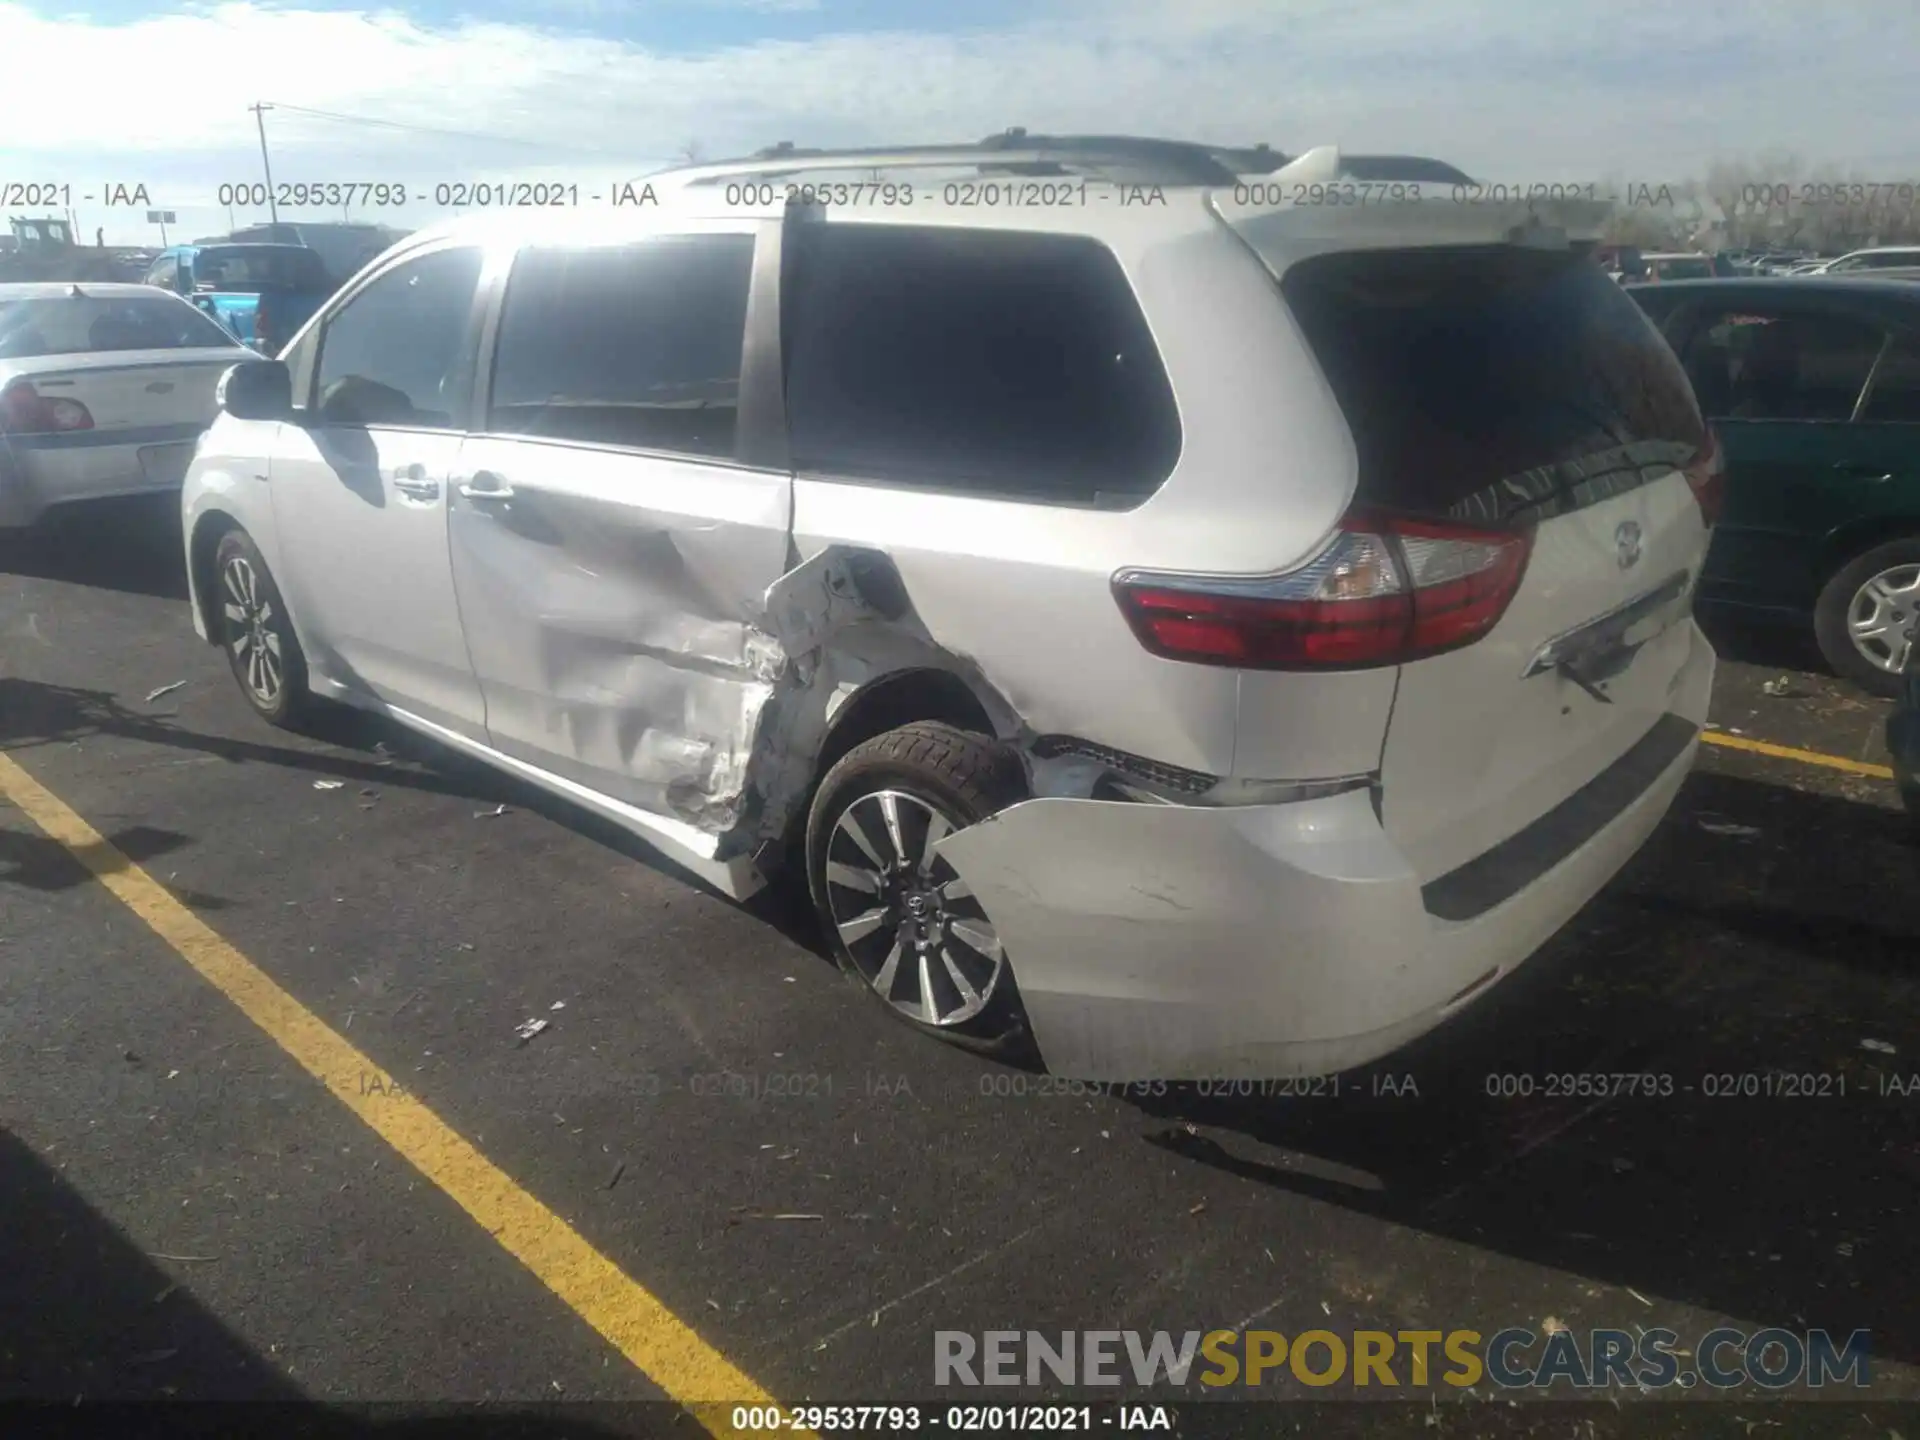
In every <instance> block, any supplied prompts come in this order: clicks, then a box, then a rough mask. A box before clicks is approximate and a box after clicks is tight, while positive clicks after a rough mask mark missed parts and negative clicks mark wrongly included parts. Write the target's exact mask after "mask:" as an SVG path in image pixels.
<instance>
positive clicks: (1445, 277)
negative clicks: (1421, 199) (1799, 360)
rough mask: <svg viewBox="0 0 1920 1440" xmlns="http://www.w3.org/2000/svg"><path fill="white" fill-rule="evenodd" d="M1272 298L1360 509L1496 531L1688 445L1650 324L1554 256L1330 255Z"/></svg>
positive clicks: (1494, 250)
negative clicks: (1440, 517) (1321, 397)
mask: <svg viewBox="0 0 1920 1440" xmlns="http://www.w3.org/2000/svg"><path fill="white" fill-rule="evenodd" d="M1281 289H1282V291H1283V292H1284V293H1285V295H1286V297H1287V301H1288V304H1289V305H1290V307H1291V308H1292V310H1293V312H1294V314H1295V316H1296V317H1297V318H1298V319H1299V321H1300V325H1301V328H1302V329H1303V330H1304V331H1305V332H1306V335H1307V339H1308V341H1309V343H1310V344H1311V345H1312V347H1313V349H1314V352H1315V354H1316V355H1317V356H1318V357H1319V360H1320V364H1321V366H1322V368H1323V369H1324V370H1325V371H1326V374H1327V378H1328V381H1329V383H1331V384H1332V386H1333V389H1334V393H1335V395H1336V396H1337V397H1338V399H1339V401H1340V406H1341V409H1342V410H1343V411H1344V412H1345V414H1346V417H1347V423H1348V425H1349V426H1350V427H1351V428H1352V430H1353V435H1354V442H1355V445H1356V447H1357V448H1358V450H1359V454H1360V498H1361V499H1363V500H1365V501H1368V502H1370V503H1374V504H1380V505H1386V506H1390V507H1393V508H1396V509H1403V510H1408V511H1413V512H1417V513H1427V514H1446V515H1453V516H1455V517H1458V518H1464V519H1480V520H1501V519H1505V518H1508V517H1510V516H1513V515H1515V514H1518V513H1521V512H1532V513H1534V514H1536V515H1544V514H1551V513H1557V512H1559V511H1562V510H1566V509H1570V508H1577V507H1579V506H1581V505H1586V504H1594V503H1597V502H1599V501H1600V500H1603V499H1605V498H1607V497H1608V496H1610V495H1614V494H1619V493H1620V492H1621V491H1623V490H1626V489H1631V488H1633V487H1634V486H1637V485H1640V484H1644V483H1646V482H1647V481H1649V480H1652V479H1656V478H1658V477H1660V476H1662V475H1664V474H1666V473H1667V472H1668V471H1669V470H1670V469H1672V468H1673V467H1675V466H1677V465H1682V464H1685V463H1686V462H1687V461H1688V460H1689V459H1691V458H1692V456H1693V455H1694V453H1695V451H1696V450H1697V449H1698V448H1699V447H1700V445H1701V444H1702V443H1703V441H1704V439H1705V434H1706V431H1705V426H1704V424H1703V423H1702V421H1701V418H1700V411H1699V408H1698V407H1697V406H1696V405H1695V403H1694V397H1693V391H1692V387H1691V386H1690V385H1689V384H1688V383H1687V377H1686V372H1685V371H1684V370H1683V369H1682V368H1681V366H1680V362H1679V360H1678V359H1676V358H1675V356H1674V353H1673V351H1672V350H1671V349H1670V348H1669V347H1668V345H1667V343H1666V341H1665V340H1663V339H1662V338H1661V336H1660V332H1659V330H1658V329H1657V328H1656V327H1655V326H1654V324H1653V322H1652V321H1651V320H1649V319H1648V318H1647V317H1646V316H1645V315H1644V314H1642V313H1641V310H1640V307H1639V306H1638V305H1636V304H1635V303H1634V301H1633V299H1632V298H1631V297H1630V296H1628V295H1627V294H1625V293H1624V292H1623V291H1622V290H1621V288H1620V287H1619V286H1618V285H1617V284H1615V283H1614V282H1613V281H1612V280H1610V279H1608V278H1607V276H1606V275H1605V274H1604V273H1602V272H1601V270H1600V269H1599V267H1597V266H1595V265H1594V264H1592V263H1591V262H1590V261H1589V260H1587V259H1585V258H1582V257H1581V256H1579V255H1578V254H1575V253H1571V252H1564V251H1562V252H1551V253H1549V252H1541V251H1532V250H1520V249H1516V248H1513V247H1508V246H1490V247H1477V246H1462V247H1456V248H1452V249H1436V250H1417V251H1363V252H1343V253H1341V254H1338V255H1329V256H1323V257H1320V258H1317V259H1313V260H1307V261H1303V262H1301V263H1300V264H1298V265H1295V266H1293V267H1292V268H1291V269H1289V270H1288V271H1287V272H1286V275H1285V278H1284V279H1283V280H1282V281H1281Z"/></svg>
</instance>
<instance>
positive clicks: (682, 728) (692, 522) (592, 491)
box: [452, 440, 788, 833]
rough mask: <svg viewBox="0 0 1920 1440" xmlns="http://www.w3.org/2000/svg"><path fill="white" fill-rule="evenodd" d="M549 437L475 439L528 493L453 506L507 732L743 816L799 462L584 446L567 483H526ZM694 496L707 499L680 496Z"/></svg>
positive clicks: (557, 766) (500, 724) (692, 810)
mask: <svg viewBox="0 0 1920 1440" xmlns="http://www.w3.org/2000/svg"><path fill="white" fill-rule="evenodd" d="M536 448H537V447H533V446H529V445H524V444H521V443H519V442H512V441H497V440H482V441H478V442H474V443H473V444H471V445H470V446H469V452H470V453H468V454H466V455H464V456H463V460H462V468H463V470H466V471H468V472H469V473H471V472H472V471H473V470H476V469H483V470H494V471H497V472H498V473H500V474H502V475H506V476H508V477H512V478H514V479H515V481H516V483H515V486H514V497H513V499H512V500H511V501H509V502H505V503H499V504H488V505H486V506H484V507H482V506H478V505H476V506H471V507H456V508H455V510H454V512H453V517H452V522H453V524H452V535H453V553H454V568H455V578H456V582H457V584H458V588H459V595H460V606H461V613H462V618H463V620H464V622H465V627H466V632H467V635H468V645H469V650H470V652H471V654H472V658H473V662H474V668H475V671H476V673H477V674H478V675H479V678H480V683H481V687H482V689H483V691H484V693H485V697H486V707H487V728H488V732H489V734H490V736H491V737H492V743H493V744H494V745H495V746H496V747H497V748H498V749H500V750H501V751H502V752H503V753H506V754H509V755H513V756H515V757H516V758H520V759H523V760H527V761H529V762H531V763H534V764H538V765H540V766H542V767H543V768H545V769H548V770H550V771H552V772H553V773H555V774H558V775H560V776H563V777H564V778H566V779H569V780H573V781H575V782H577V783H580V784H584V785H587V786H590V787H591V788H593V789H595V790H597V791H600V792H601V793H603V794H606V795H609V796H612V797H613V798H615V799H617V800H620V801H623V802H625V803H627V804H630V805H634V806H636V807H639V808H641V809H643V810H652V811H657V812H660V813H663V814H667V815H671V816H674V817H676V818H678V819H680V820H682V821H685V822H687V823H689V824H692V825H695V826H697V827H698V828H700V829H702V830H705V831H710V832H715V833H718V832H723V831H726V830H728V829H730V828H731V827H732V826H734V825H735V824H736V823H738V821H739V819H740V816H741V805H742V802H743V799H744V797H745V793H746V785H747V772H748V763H749V760H750V758H751V756H752V753H753V747H754V744H755V741H756V737H757V736H758V734H759V730H760V720H761V715H762V712H763V711H764V710H765V708H766V706H767V704H768V702H769V699H770V697H771V695H772V692H773V689H774V685H775V683H776V680H777V679H778V677H779V676H780V675H781V674H782V673H783V671H784V662H785V652H784V650H783V649H782V647H781V645H780V644H779V642H778V641H777V640H776V639H774V638H773V637H772V636H771V635H769V634H768V633H767V631H766V629H765V628H764V625H763V623H762V616H761V614H760V606H761V604H762V603H763V596H764V592H765V590H766V587H767V584H768V583H769V582H770V581H771V580H773V579H774V578H776V577H777V576H778V575H779V574H780V573H781V571H782V570H783V569H784V568H785V562H786V548H787V538H786V532H787V507H788V501H787V495H786V489H785V483H784V480H783V479H782V478H781V477H770V476H764V475H761V474H757V473H755V472H751V471H740V472H734V473H726V474H716V473H715V472H714V471H713V469H712V468H711V467H703V466H699V465H695V464H685V465H680V464H675V463H673V462H668V461H656V462H653V463H651V464H649V465H648V466H647V467H646V468H645V470H644V471H641V470H639V469H638V468H636V467H634V466H632V465H631V464H630V463H627V462H624V460H623V458H622V457H619V456H614V455H605V456H602V455H581V454H573V455H569V456H568V457H567V467H566V476H565V488H564V489H562V488H561V487H560V486H559V485H558V484H553V485H541V486H529V485H526V484H524V483H518V475H517V474H516V471H518V472H520V473H525V466H526V465H527V463H528V455H529V453H530V452H532V451H534V450H535V449H536ZM516 450H517V451H518V452H519V453H514V452H515V451H516ZM687 496H698V499H699V504H700V506H701V509H702V511H703V513H702V514H699V515H694V514H690V513H688V511H687V510H686V509H684V508H682V506H683V505H684V504H686V503H687V502H686V500H685V498H684V497H687Z"/></svg>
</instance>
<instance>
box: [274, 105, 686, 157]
mask: <svg viewBox="0 0 1920 1440" xmlns="http://www.w3.org/2000/svg"><path fill="white" fill-rule="evenodd" d="M274 108H275V109H278V110H285V111H287V112H289V113H291V114H294V115H312V116H315V117H317V118H319V119H322V120H338V121H342V122H344V123H345V124H349V125H371V126H375V127H377V128H380V129H385V130H407V131H411V132H413V133H415V134H419V135H438V136H441V137H442V138H444V139H448V140H477V141H480V142H482V143H483V144H488V145H523V146H526V147H528V148H531V149H535V150H548V151H568V152H571V153H573V154H576V155H605V156H608V158H612V152H610V151H604V150H586V149H581V148H580V147H578V146H574V145H554V144H550V143H548V142H547V141H544V140H527V139H522V138H520V137H517V136H511V135H480V134H476V133H474V132H472V131H467V130H440V129H436V128H434V127H433V126H431V125H409V124H407V123H406V122H405V121H402V120H377V119H375V118H373V117H372V116H370V115H341V114H338V113H337V112H335V111H332V110H310V109H308V108H307V107H306V106H304V105H282V104H276V105H275V106H274ZM620 158H621V159H623V160H631V161H633V162H635V163H640V162H643V161H647V160H654V159H661V158H663V157H660V156H652V155H633V156H629V155H625V154H623V155H622V156H621V157H620Z"/></svg>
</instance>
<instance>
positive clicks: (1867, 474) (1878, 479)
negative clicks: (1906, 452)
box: [1833, 460, 1893, 485]
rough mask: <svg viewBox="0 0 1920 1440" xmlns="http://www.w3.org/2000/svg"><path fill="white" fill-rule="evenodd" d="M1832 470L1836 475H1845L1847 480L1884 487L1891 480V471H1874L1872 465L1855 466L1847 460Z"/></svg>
mask: <svg viewBox="0 0 1920 1440" xmlns="http://www.w3.org/2000/svg"><path fill="white" fill-rule="evenodd" d="M1833 470H1834V473H1835V474H1836V475H1845V476H1846V477H1847V478H1848V479H1849V480H1867V481H1870V482H1872V483H1873V484H1875V485H1884V484H1886V483H1887V481H1889V480H1891V479H1893V472H1892V471H1891V470H1880V469H1876V468H1875V467H1874V466H1872V465H1856V464H1854V463H1852V462H1851V461H1848V460H1842V461H1841V462H1840V463H1839V464H1837V465H1835V466H1834V467H1833Z"/></svg>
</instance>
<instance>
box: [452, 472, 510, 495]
mask: <svg viewBox="0 0 1920 1440" xmlns="http://www.w3.org/2000/svg"><path fill="white" fill-rule="evenodd" d="M460 496H461V498H462V499H464V500H511V499H512V498H513V487H512V486H511V485H509V484H507V482H506V481H504V480H502V479H501V478H500V477H499V476H498V475H496V474H494V473H493V472H492V471H491V470H476V471H474V473H473V479H471V480H469V481H467V482H465V483H464V484H462V485H461V486H460Z"/></svg>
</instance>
